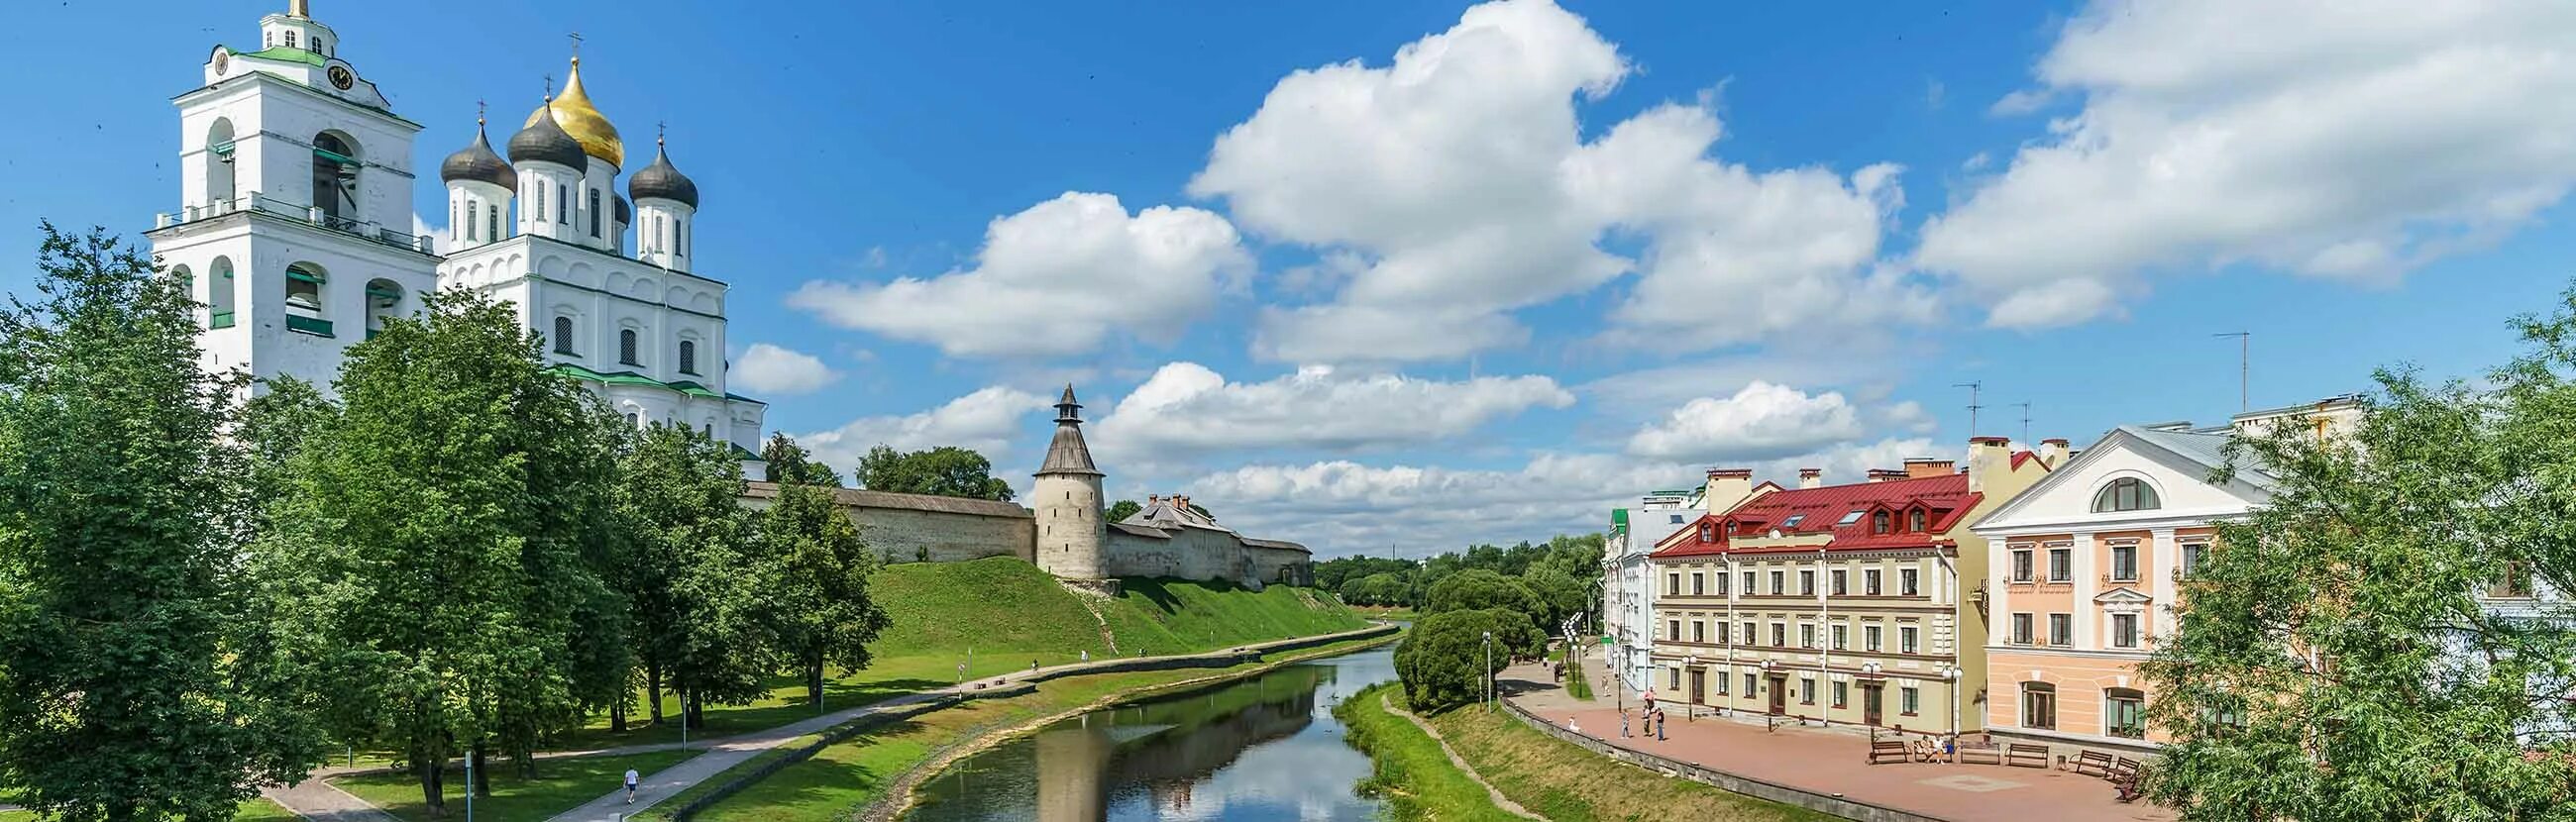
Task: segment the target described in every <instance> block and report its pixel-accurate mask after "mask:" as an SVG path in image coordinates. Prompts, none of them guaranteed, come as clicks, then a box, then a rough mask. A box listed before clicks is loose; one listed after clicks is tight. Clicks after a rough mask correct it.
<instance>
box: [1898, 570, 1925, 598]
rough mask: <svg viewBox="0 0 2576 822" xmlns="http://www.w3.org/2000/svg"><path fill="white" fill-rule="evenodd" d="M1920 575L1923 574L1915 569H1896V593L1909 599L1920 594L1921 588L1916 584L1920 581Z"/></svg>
mask: <svg viewBox="0 0 2576 822" xmlns="http://www.w3.org/2000/svg"><path fill="white" fill-rule="evenodd" d="M1922 575H1923V572H1922V571H1921V570H1919V569H1915V568H1899V569H1897V571H1896V592H1897V593H1898V594H1901V595H1904V596H1909V597H1910V596H1914V595H1916V594H1918V593H1921V591H1922V588H1921V586H1920V585H1918V584H1917V583H1918V582H1919V581H1920V579H1921V577H1922Z"/></svg>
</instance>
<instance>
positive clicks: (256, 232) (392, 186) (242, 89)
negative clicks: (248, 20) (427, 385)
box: [146, 0, 438, 391]
mask: <svg viewBox="0 0 2576 822" xmlns="http://www.w3.org/2000/svg"><path fill="white" fill-rule="evenodd" d="M339 40H340V38H339V35H338V34H337V33H335V32H333V31H332V30H331V27H330V26H327V25H324V24H322V22H321V21H319V20H315V19H313V17H312V15H311V13H310V9H309V8H308V4H307V3H306V2H304V0H295V2H294V3H293V4H292V5H291V6H290V7H289V9H288V11H287V12H286V13H283V14H270V15H267V16H266V17H263V18H261V19H260V47H259V48H256V49H233V48H230V47H226V46H220V45H219V46H216V47H215V48H214V51H213V53H212V55H211V56H210V57H209V58H208V59H207V61H206V64H205V74H204V85H202V86H200V87H199V88H197V89H196V90H194V91H190V92H187V93H185V94H182V95H179V97H178V99H177V100H176V101H174V102H175V104H176V105H177V106H178V107H179V163H178V168H179V169H180V171H179V178H180V184H179V190H180V202H179V204H178V205H179V207H178V209H177V210H176V211H171V212H164V213H162V214H160V215H159V216H158V217H157V218H156V219H155V220H154V227H153V229H152V231H150V232H149V233H148V234H147V235H146V236H149V237H150V238H151V239H152V250H153V254H154V255H155V256H157V257H158V258H159V259H160V262H161V265H163V266H165V267H167V268H168V269H169V270H170V271H171V272H172V273H174V274H180V275H184V276H185V277H187V278H188V280H189V282H190V287H191V289H192V290H193V293H194V295H195V297H196V299H197V301H198V302H201V303H204V304H206V306H207V308H206V309H205V312H204V314H203V315H201V316H200V321H201V323H202V324H203V327H204V329H205V330H204V332H203V333H202V334H201V335H200V337H199V344H200V345H201V346H202V347H203V348H204V349H205V351H206V358H207V363H206V364H207V366H208V367H209V368H211V369H219V370H234V369H241V370H247V371H248V372H249V373H250V374H251V375H253V376H255V377H262V378H266V377H275V376H280V375H287V376H294V377H298V378H301V379H304V380H306V381H309V382H313V383H315V384H317V385H319V386H321V387H323V388H324V390H326V391H327V390H328V389H329V383H330V381H331V378H332V377H334V376H336V375H337V374H338V372H339V366H340V359H341V355H342V352H343V350H345V349H346V348H348V346H349V345H350V344H351V343H355V342H357V341H359V340H363V339H366V337H367V335H368V333H369V332H370V331H371V330H372V329H374V328H376V327H377V326H378V323H379V322H380V321H381V319H382V318H383V317H386V316H399V315H406V314H410V313H412V312H413V311H416V310H418V308H419V306H420V298H421V297H422V296H423V295H424V294H427V293H428V292H430V291H431V290H432V289H434V288H435V287H436V284H437V279H436V276H435V270H436V265H437V261H438V258H437V257H436V256H435V255H434V254H433V252H434V250H435V249H434V245H433V242H432V241H431V240H430V239H429V238H427V237H421V236H415V235H414V230H415V229H414V221H413V217H412V191H413V189H412V184H413V182H414V178H413V172H412V159H411V156H412V138H413V135H415V134H417V133H419V131H420V125H419V124H417V123H414V122H411V121H410V120H405V119H403V118H402V117H399V116H396V115H395V114H394V113H393V110H392V105H391V103H390V102H388V101H387V100H386V99H385V97H384V94H383V93H381V92H379V91H378V90H377V89H376V86H375V84H374V83H371V82H368V81H367V80H366V79H365V78H364V77H362V76H360V75H359V74H358V72H357V69H356V68H355V67H354V66H352V65H350V64H349V63H348V61H345V60H342V59H340V58H339V56H338V52H339V47H340V42H339Z"/></svg>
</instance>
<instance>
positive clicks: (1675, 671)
mask: <svg viewBox="0 0 2576 822" xmlns="http://www.w3.org/2000/svg"><path fill="white" fill-rule="evenodd" d="M1664 670H1666V671H1670V672H1671V673H1672V676H1671V677H1668V678H1667V680H1668V681H1669V682H1670V683H1671V684H1670V686H1668V688H1667V690H1671V691H1673V692H1674V693H1680V692H1681V690H1682V669H1680V668H1666V669H1664Z"/></svg>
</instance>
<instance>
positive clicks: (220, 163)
mask: <svg viewBox="0 0 2576 822" xmlns="http://www.w3.org/2000/svg"><path fill="white" fill-rule="evenodd" d="M205 161H206V204H207V205H208V206H212V207H214V209H215V210H216V211H218V212H221V211H226V210H228V209H225V208H223V205H224V204H226V203H230V202H232V200H233V196H234V194H235V191H234V188H233V121H231V120H229V119H224V118H220V117H218V118H216V119H215V124H214V126H212V127H210V128H208V129H206V158H205Z"/></svg>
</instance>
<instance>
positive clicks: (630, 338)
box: [617, 328, 643, 365]
mask: <svg viewBox="0 0 2576 822" xmlns="http://www.w3.org/2000/svg"><path fill="white" fill-rule="evenodd" d="M617 361H618V362H620V363H624V364H626V365H643V363H642V362H639V361H637V360H636V351H635V329H632V328H621V329H618V331H617Z"/></svg>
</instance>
